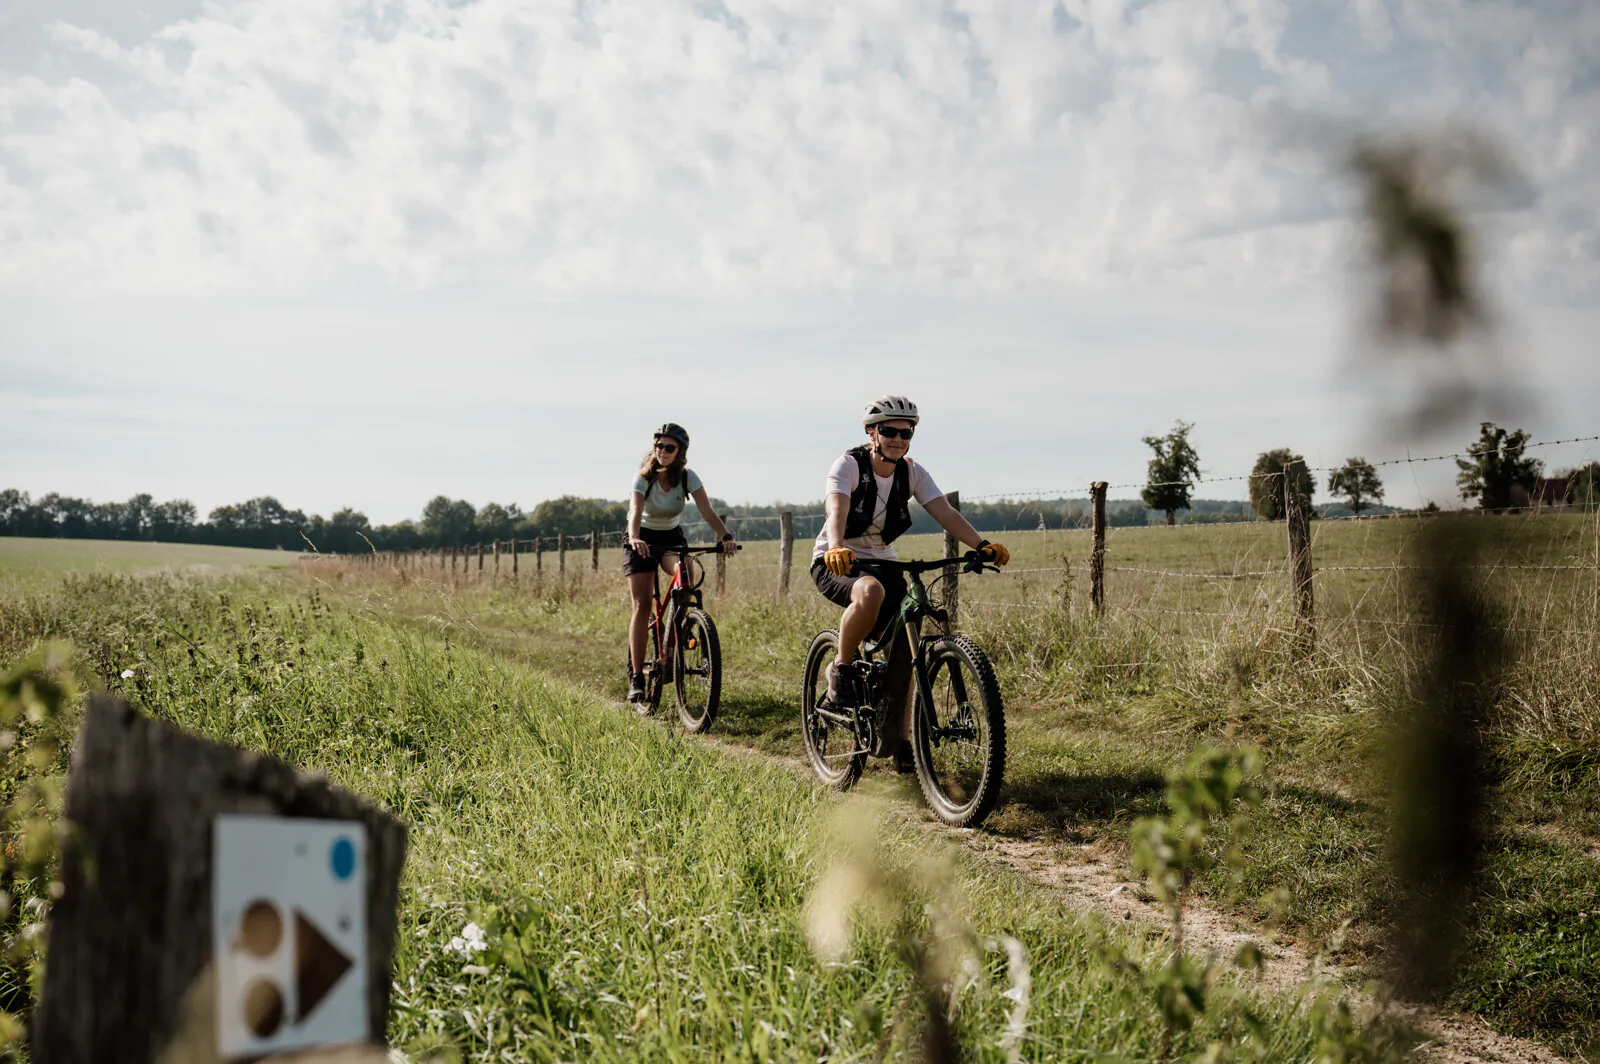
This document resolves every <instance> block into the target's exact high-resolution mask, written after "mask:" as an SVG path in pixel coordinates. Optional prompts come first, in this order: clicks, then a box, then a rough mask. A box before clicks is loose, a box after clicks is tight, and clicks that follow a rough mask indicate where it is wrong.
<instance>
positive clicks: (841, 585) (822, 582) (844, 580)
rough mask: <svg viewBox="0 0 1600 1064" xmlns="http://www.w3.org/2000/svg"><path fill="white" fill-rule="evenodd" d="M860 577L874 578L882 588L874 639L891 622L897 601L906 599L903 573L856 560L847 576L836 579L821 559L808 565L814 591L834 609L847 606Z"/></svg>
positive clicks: (878, 564) (891, 568) (897, 605)
mask: <svg viewBox="0 0 1600 1064" xmlns="http://www.w3.org/2000/svg"><path fill="white" fill-rule="evenodd" d="M863 576H874V577H877V579H878V583H880V584H882V585H883V605H882V606H880V607H878V620H877V623H875V624H874V625H873V626H872V634H873V635H874V636H877V635H880V634H882V632H883V630H884V628H885V626H886V625H888V623H889V621H890V619H892V618H893V617H894V615H895V613H896V612H897V611H898V610H899V609H900V600H901V599H903V598H905V597H906V578H905V574H904V573H902V572H901V571H900V570H899V569H897V568H895V567H894V566H892V565H887V566H886V565H883V564H882V563H881V562H875V561H871V560H868V559H864V558H857V559H856V563H855V565H853V566H851V567H850V575H849V576H835V575H834V574H833V573H831V572H829V571H828V566H827V565H826V564H825V563H824V562H823V560H822V559H821V558H817V559H816V560H814V561H813V562H812V563H811V582H812V583H814V584H816V585H817V590H818V591H820V592H822V595H823V597H824V598H826V599H827V600H828V601H829V602H831V603H833V604H834V605H835V606H840V607H845V606H849V605H850V589H851V588H853V587H855V586H856V581H857V580H860V579H861V578H862V577H863Z"/></svg>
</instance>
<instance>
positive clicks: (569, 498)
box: [521, 495, 628, 536]
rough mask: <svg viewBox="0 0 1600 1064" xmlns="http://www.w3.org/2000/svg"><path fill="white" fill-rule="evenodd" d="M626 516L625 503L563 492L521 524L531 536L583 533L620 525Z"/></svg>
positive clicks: (537, 508) (619, 526)
mask: <svg viewBox="0 0 1600 1064" xmlns="http://www.w3.org/2000/svg"><path fill="white" fill-rule="evenodd" d="M627 519H628V509H627V506H626V505H624V504H623V503H620V502H611V501H609V500H607V499H585V498H580V497H579V496H577V495H563V496H561V497H560V498H559V499H546V500H545V501H544V502H542V503H540V504H539V505H538V506H536V507H534V510H533V513H532V515H530V517H529V518H528V519H527V520H526V521H524V523H523V525H522V526H521V527H522V528H523V529H524V530H525V531H524V534H526V535H532V536H553V535H556V534H557V533H563V532H564V533H566V534H567V535H569V536H583V535H588V534H589V532H590V531H591V530H593V529H600V530H601V531H607V532H609V531H612V530H614V529H617V528H621V527H622V525H623V523H624V522H625V521H627Z"/></svg>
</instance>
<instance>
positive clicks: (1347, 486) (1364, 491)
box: [1328, 458, 1383, 514]
mask: <svg viewBox="0 0 1600 1064" xmlns="http://www.w3.org/2000/svg"><path fill="white" fill-rule="evenodd" d="M1328 491H1329V492H1330V493H1331V494H1334V495H1343V496H1344V501H1345V503H1346V504H1347V505H1348V506H1349V507H1350V512H1351V513H1353V514H1358V513H1360V512H1361V511H1362V510H1365V509H1367V508H1368V507H1369V506H1372V505H1373V504H1374V503H1380V502H1382V501H1383V481H1381V480H1379V479H1378V471H1377V470H1376V469H1374V468H1372V463H1371V462H1369V461H1367V460H1366V459H1365V458H1348V459H1346V460H1345V463H1344V465H1343V466H1341V467H1340V468H1338V469H1335V470H1334V471H1333V472H1332V473H1329V474H1328Z"/></svg>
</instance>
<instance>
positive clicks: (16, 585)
mask: <svg viewBox="0 0 1600 1064" xmlns="http://www.w3.org/2000/svg"><path fill="white" fill-rule="evenodd" d="M298 560H299V555H297V554H294V553H290V552H287V551H281V550H251V549H249V548H246V547H211V546H206V545H203V544H196V543H141V542H135V541H132V540H116V539H30V538H26V537H20V536H0V596H3V595H15V594H18V593H20V592H23V591H28V590H36V589H40V588H47V587H51V586H53V585H55V584H57V583H59V582H60V580H61V578H62V577H63V576H64V575H66V574H67V573H108V572H140V571H145V570H150V569H166V570H172V571H182V572H204V573H213V574H215V573H236V572H243V571H246V570H253V569H281V568H284V567H286V566H290V565H293V564H295V562H297V561H298Z"/></svg>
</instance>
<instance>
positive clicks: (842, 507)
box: [822, 492, 850, 550]
mask: <svg viewBox="0 0 1600 1064" xmlns="http://www.w3.org/2000/svg"><path fill="white" fill-rule="evenodd" d="M822 508H823V510H824V511H826V513H827V516H826V517H825V518H824V519H823V525H822V527H823V528H825V529H826V530H827V532H828V547H829V549H830V550H831V549H836V548H839V547H842V546H844V519H845V516H846V515H847V514H849V512H850V496H848V495H840V494H838V493H837V492H830V493H829V494H828V497H827V498H826V499H825V500H824V501H823V504H822Z"/></svg>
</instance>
